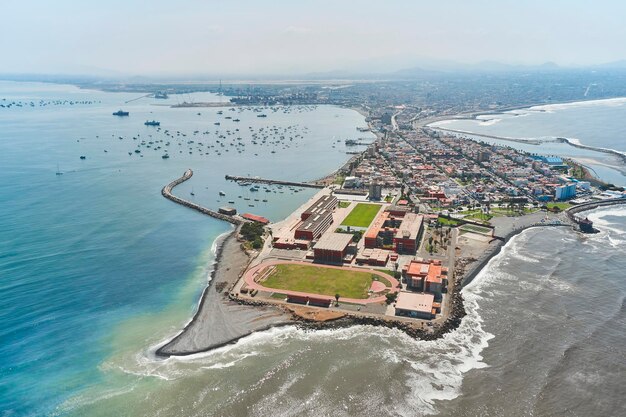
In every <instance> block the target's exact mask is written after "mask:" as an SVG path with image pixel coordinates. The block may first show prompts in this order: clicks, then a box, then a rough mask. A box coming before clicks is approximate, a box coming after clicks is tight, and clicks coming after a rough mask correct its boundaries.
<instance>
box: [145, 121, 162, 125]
mask: <svg viewBox="0 0 626 417" xmlns="http://www.w3.org/2000/svg"><path fill="white" fill-rule="evenodd" d="M144 125H146V126H161V122H157V121H156V120H146V123H144Z"/></svg>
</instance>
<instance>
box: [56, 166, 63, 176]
mask: <svg viewBox="0 0 626 417" xmlns="http://www.w3.org/2000/svg"><path fill="white" fill-rule="evenodd" d="M56 174H57V175H63V172H61V170H60V169H59V164H57V172H56Z"/></svg>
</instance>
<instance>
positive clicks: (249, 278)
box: [244, 260, 400, 304]
mask: <svg viewBox="0 0 626 417" xmlns="http://www.w3.org/2000/svg"><path fill="white" fill-rule="evenodd" d="M286 264H291V265H306V266H316V267H320V268H329V269H343V270H345V271H353V272H369V273H372V274H375V275H378V276H380V277H381V278H384V279H386V280H387V281H389V282H391V287H385V289H388V290H389V292H390V293H392V294H393V293H397V292H398V291H399V290H400V287H399V282H398V280H397V279H395V278H393V277H392V276H391V275H387V274H385V273H383V272H380V271H376V270H373V269H364V268H355V267H351V266H333V265H320V264H312V263H309V262H296V261H279V260H272V261H267V262H263V263H261V264H259V265H256V266H254V267H252V268H250V269H248V270H247V271H246V273H245V275H244V280H245V283H246V285H247V286H248V288H249V289H251V290H259V291H267V292H277V293H280V294H285V295H294V296H301V297H315V298H323V297H328V299H329V300H332V299H334V297H332V296H329V295H323V294H314V293H307V292H301V291H290V290H281V289H276V288H268V287H264V286H263V285H261V284H259V283H258V282H256V281H255V280H254V279H255V278H256V277H257V276H258V275H259V273H260V272H261V271H263V270H265V269H266V268H268V267H270V266H275V265H286ZM339 300H340V301H343V302H344V303H352V304H372V303H382V302H385V301H386V300H387V297H386V296H385V295H381V296H379V297H375V298H367V299H360V298H346V297H340V298H339Z"/></svg>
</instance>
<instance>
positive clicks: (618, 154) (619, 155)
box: [424, 119, 626, 182]
mask: <svg viewBox="0 0 626 417" xmlns="http://www.w3.org/2000/svg"><path fill="white" fill-rule="evenodd" d="M446 120H462V119H446ZM467 120H469V119H467ZM473 120H475V119H473ZM432 123H437V122H432ZM424 127H427V128H429V129H432V130H435V131H442V132H448V133H457V134H461V135H471V136H478V137H482V138H488V139H497V140H503V141H507V142H515V143H522V144H526V145H536V146H539V147H540V146H541V145H542V144H544V143H563V144H566V145H568V146H571V147H573V148H579V149H585V150H589V151H592V152H597V153H601V154H607V155H610V156H612V157H614V158H615V161H616V162H617V163H619V164H621V165H623V166H624V167H620V166H615V165H610V164H607V163H603V162H602V161H600V160H598V159H595V158H593V155H590V156H588V157H565V156H562V158H569V159H571V160H574V161H577V162H578V163H580V164H581V165H582V164H584V163H587V164H589V163H593V164H596V165H602V166H606V167H607V168H610V169H612V170H614V171H617V172H620V173H622V174H625V173H626V152H622V151H618V150H616V149H611V148H602V147H596V146H591V145H585V144H583V143H581V142H580V141H579V140H577V139H569V138H564V137H555V138H554V139H547V140H541V139H522V138H510V137H506V136H497V135H489V134H485V133H475V132H470V131H467V130H457V129H449V128H444V127H438V126H430V124H427V125H425V126H424ZM583 160H586V162H583ZM595 179H596V180H600V181H602V182H604V180H602V179H601V178H595Z"/></svg>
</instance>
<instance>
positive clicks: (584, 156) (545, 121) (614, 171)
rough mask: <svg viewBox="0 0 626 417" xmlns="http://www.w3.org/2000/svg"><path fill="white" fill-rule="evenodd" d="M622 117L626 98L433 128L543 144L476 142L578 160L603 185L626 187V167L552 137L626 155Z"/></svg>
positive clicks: (548, 107)
mask: <svg viewBox="0 0 626 417" xmlns="http://www.w3.org/2000/svg"><path fill="white" fill-rule="evenodd" d="M624 118H626V99H625V98H616V99H609V100H596V101H586V102H576V103H567V104H553V105H546V106H536V107H531V108H529V109H520V110H513V111H509V112H505V113H503V114H495V115H483V116H480V117H479V118H478V119H477V120H466V119H463V120H446V121H442V122H437V123H433V126H439V127H442V128H446V129H453V130H459V131H463V132H472V133H475V134H482V135H490V136H498V137H502V138H515V139H540V140H543V141H545V142H544V143H541V144H540V145H536V144H524V143H519V142H512V141H507V140H502V139H495V138H489V137H484V136H475V137H474V138H476V139H478V140H481V141H485V142H488V143H495V144H499V145H505V146H511V147H514V148H517V149H521V150H523V151H527V152H531V153H538V154H543V155H559V156H563V157H568V158H574V159H577V160H579V161H581V162H582V163H583V164H585V165H586V166H588V167H590V168H591V169H592V170H593V171H594V172H595V174H596V176H597V177H599V178H601V179H603V180H604V181H607V182H612V183H614V184H618V185H622V186H625V185H626V166H625V165H624V163H623V162H621V161H619V160H617V159H616V158H615V157H614V156H611V155H609V154H606V153H601V152H594V151H591V150H588V149H580V148H576V147H573V146H570V145H567V144H563V143H556V142H551V140H553V139H554V138H557V137H565V138H568V139H574V140H577V141H579V142H580V143H582V144H584V145H587V146H593V147H596V148H605V149H612V150H616V151H618V152H622V153H626V124H624V122H623V121H624ZM466 136H470V137H472V136H471V135H466Z"/></svg>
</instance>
